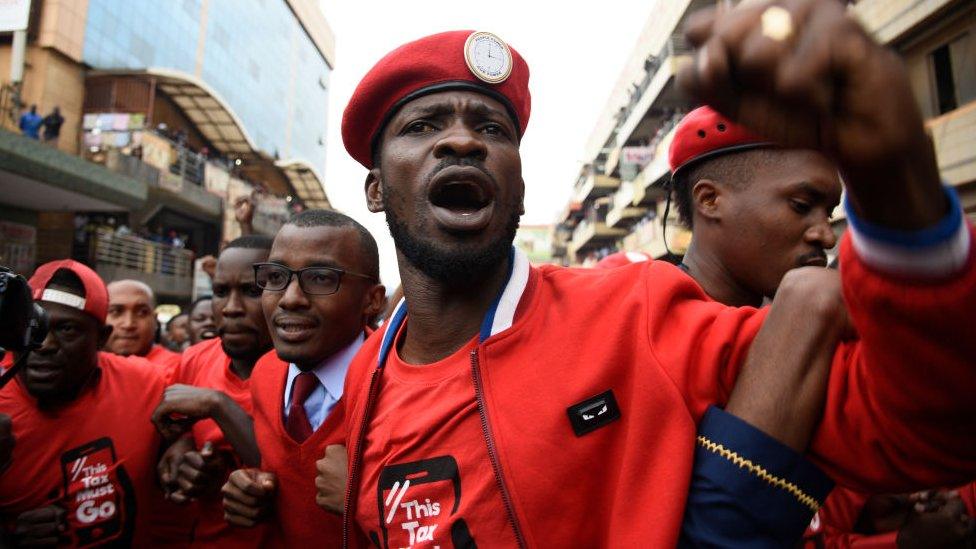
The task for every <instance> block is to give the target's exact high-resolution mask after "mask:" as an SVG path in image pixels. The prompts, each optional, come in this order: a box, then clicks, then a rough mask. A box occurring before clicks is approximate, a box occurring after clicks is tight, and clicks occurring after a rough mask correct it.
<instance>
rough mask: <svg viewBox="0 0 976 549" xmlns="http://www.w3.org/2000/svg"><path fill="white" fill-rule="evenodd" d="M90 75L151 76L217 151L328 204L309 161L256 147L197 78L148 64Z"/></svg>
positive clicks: (310, 202)
mask: <svg viewBox="0 0 976 549" xmlns="http://www.w3.org/2000/svg"><path fill="white" fill-rule="evenodd" d="M90 75H91V76H100V75H107V76H143V77H151V78H153V79H154V80H155V82H156V87H157V89H159V91H161V92H162V93H164V94H166V96H168V97H169V98H170V99H172V100H173V102H174V103H176V105H177V106H179V108H180V109H181V110H182V111H183V113H184V114H185V115H186V117H187V118H189V119H190V121H191V122H193V124H194V126H196V129H197V130H198V131H199V132H200V133H201V134H202V135H203V136H204V137H205V138H206V139H207V140H208V141H210V143H211V144H212V145H213V146H214V148H215V149H216V150H217V151H219V152H220V153H221V154H223V155H225V156H228V157H231V158H234V157H238V158H244V159H246V160H247V161H248V162H253V163H267V164H270V165H272V166H274V167H277V168H278V169H280V170H282V171H283V172H284V174H285V176H286V177H287V178H288V181H289V182H290V183H291V185H292V188H293V189H294V190H295V194H297V195H298V197H299V198H300V199H301V200H302V202H304V203H305V204H306V205H307V206H308V207H311V208H328V207H330V206H329V200H328V198H327V197H326V195H325V188H324V185H323V182H322V178H321V177H319V175H318V172H316V170H315V169H314V168H312V166H311V164H310V163H308V162H306V161H304V160H301V159H287V160H274V159H273V156H272V155H271V154H269V153H268V152H266V151H262V150H260V149H258V147H257V145H256V144H255V143H254V140H253V139H252V138H251V136H250V134H248V132H247V129H245V127H244V124H243V122H241V120H240V118H238V117H237V115H236V114H235V113H234V111H233V109H231V108H230V105H229V104H228V103H227V102H226V101H225V100H224V99H223V98H222V97H221V96H220V94H219V93H217V91H216V90H214V89H213V88H211V87H210V86H209V85H207V83H205V82H204V81H202V80H200V79H199V78H197V77H195V76H193V75H191V74H187V73H184V72H181V71H176V70H172V69H166V68H161V67H150V68H148V69H145V70H138V71H119V70H111V71H92V72H91V73H90Z"/></svg>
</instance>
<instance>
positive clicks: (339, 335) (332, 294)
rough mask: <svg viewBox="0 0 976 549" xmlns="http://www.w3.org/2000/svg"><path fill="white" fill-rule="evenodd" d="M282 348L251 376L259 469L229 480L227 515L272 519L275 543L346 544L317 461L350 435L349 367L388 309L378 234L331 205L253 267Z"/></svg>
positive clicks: (249, 521) (290, 231) (284, 235)
mask: <svg viewBox="0 0 976 549" xmlns="http://www.w3.org/2000/svg"><path fill="white" fill-rule="evenodd" d="M254 273H255V282H256V284H257V285H258V286H259V287H260V288H262V289H263V290H264V293H263V295H262V307H263V309H264V315H265V318H266V320H267V322H268V327H269V328H270V331H271V338H272V340H273V342H274V347H275V349H274V352H271V353H268V354H267V355H265V356H264V357H262V358H261V359H260V360H259V361H258V364H257V365H256V366H255V368H254V372H253V373H252V377H251V380H252V381H251V392H252V399H253V407H254V408H253V412H254V432H255V436H256V438H257V442H258V446H259V448H260V451H261V467H260V469H239V470H237V471H234V472H233V473H231V475H230V478H229V480H228V482H227V484H225V485H224V488H223V493H224V511H225V518H226V520H227V521H228V522H230V523H231V524H233V525H236V526H243V527H251V526H254V525H256V524H258V523H260V522H263V521H268V522H270V523H271V524H272V525H273V526H272V527H273V528H274V529H275V532H274V533H273V538H274V539H273V540H272V541H271V544H273V545H282V546H298V545H299V544H303V545H309V544H311V545H319V546H322V545H324V546H334V545H336V544H338V542H339V537H340V533H341V519H340V517H338V516H337V515H334V514H331V513H328V512H326V511H323V510H322V509H320V508H319V507H317V506H316V505H315V496H316V492H315V485H314V484H313V483H312V482H311V479H313V478H315V476H316V468H315V461H316V460H317V459H319V458H321V457H322V454H323V452H324V450H325V447H326V446H327V445H329V444H336V443H339V442H341V441H342V440H343V438H344V432H343V431H341V430H340V427H341V426H342V424H343V417H342V416H343V414H342V405H341V404H339V405H338V406H337V404H338V403H339V400H340V398H341V397H342V390H343V384H344V382H345V377H346V370H347V368H348V365H349V362H350V361H351V360H352V357H353V356H355V354H356V352H357V351H358V350H359V348H360V346H361V345H362V343H363V340H364V339H365V329H364V327H365V326H366V324H367V322H368V320H369V319H370V318H372V317H374V316H375V315H376V314H377V313H378V312H379V311H380V309H381V308H382V305H383V297H384V294H385V290H384V288H383V286H382V285H381V284H380V283H379V255H378V252H377V249H376V241H375V240H374V239H373V237H372V235H370V234H369V232H368V231H367V230H366V229H365V228H364V227H363V226H362V225H360V224H359V223H357V222H356V221H354V220H353V219H351V218H349V217H347V216H345V215H343V214H341V213H338V212H333V211H326V210H308V211H305V212H302V213H300V214H298V215H297V216H295V217H294V218H293V219H292V220H291V221H289V222H288V224H286V225H285V226H284V227H282V228H281V231H279V232H278V235H277V236H276V237H275V240H274V244H273V245H272V248H271V254H270V256H269V258H268V261H267V262H266V263H258V264H255V265H254Z"/></svg>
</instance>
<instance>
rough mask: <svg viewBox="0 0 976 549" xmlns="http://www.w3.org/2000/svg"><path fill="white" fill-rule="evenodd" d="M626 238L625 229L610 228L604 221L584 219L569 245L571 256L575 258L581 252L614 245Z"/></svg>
mask: <svg viewBox="0 0 976 549" xmlns="http://www.w3.org/2000/svg"><path fill="white" fill-rule="evenodd" d="M624 236H627V231H626V230H624V229H615V228H613V227H608V226H607V224H606V223H605V222H603V221H597V220H591V219H584V220H583V221H580V224H579V225H577V227H576V229H575V230H574V231H573V239H572V240H571V241H570V243H569V255H570V257H571V258H575V257H576V256H577V254H579V253H580V252H581V251H584V250H586V249H588V248H596V247H600V246H604V245H608V244H612V243H613V242H614V241H616V240H617V239H619V238H623V237H624Z"/></svg>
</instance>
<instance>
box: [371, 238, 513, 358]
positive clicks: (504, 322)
mask: <svg viewBox="0 0 976 549" xmlns="http://www.w3.org/2000/svg"><path fill="white" fill-rule="evenodd" d="M508 258H509V261H508V276H507V278H506V281H505V284H504V285H503V286H502V289H501V290H500V291H499V292H498V295H497V296H496V297H495V300H494V301H493V302H492V304H491V307H489V308H488V312H487V313H485V318H484V320H482V322H481V331H480V333H479V334H478V343H484V342H485V340H486V339H488V338H489V337H491V336H493V335H495V334H497V333H499V332H502V331H504V330H507V329H508V328H510V327H511V326H512V322H514V320H515V310H516V309H517V308H518V304H519V301H520V300H521V299H522V294H523V293H524V292H525V286H526V284H528V282H529V258H528V256H526V255H525V252H523V251H522V250H520V249H518V248H515V247H514V246H513V247H512V251H511V252H510V254H509V256H508ZM406 318H407V303H406V300H405V299H402V300H400V303H399V305H397V307H396V310H394V311H393V315H391V316H390V321H389V322H387V324H386V331H385V332H384V333H383V342H382V343H381V344H380V353H379V363H378V364H377V367H378V368H380V369H382V368H383V365H384V364H386V357H387V356H389V354H390V349H391V348H393V340H394V339H395V338H396V334H397V332H399V331H400V326H402V325H403V321H404V319H406Z"/></svg>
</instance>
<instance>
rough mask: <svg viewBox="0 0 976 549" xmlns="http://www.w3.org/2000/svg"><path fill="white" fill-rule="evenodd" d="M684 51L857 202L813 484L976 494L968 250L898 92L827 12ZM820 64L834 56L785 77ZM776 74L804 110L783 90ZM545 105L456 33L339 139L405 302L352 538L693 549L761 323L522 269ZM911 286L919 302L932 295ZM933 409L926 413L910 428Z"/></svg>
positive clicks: (638, 280)
mask: <svg viewBox="0 0 976 549" xmlns="http://www.w3.org/2000/svg"><path fill="white" fill-rule="evenodd" d="M770 10H771V11H770ZM813 37H816V38H813ZM787 38H788V39H787ZM690 39H691V41H692V43H693V44H695V45H699V46H702V47H703V52H704V53H703V54H701V55H700V56H699V57H697V58H696V63H695V64H694V65H692V66H689V67H687V68H686V69H685V70H684V71H683V72H682V77H681V78H682V82H683V83H684V84H685V85H686V87H687V88H688V89H690V90H691V91H693V92H694V93H695V94H696V95H697V96H698V97H700V98H702V99H704V100H705V101H707V102H709V103H710V104H712V105H713V106H714V107H715V108H716V109H717V110H719V111H720V112H723V113H726V114H728V113H734V114H735V116H736V119H737V121H738V122H742V123H744V124H745V125H746V126H749V127H752V128H753V129H754V130H755V131H757V132H758V133H760V134H762V135H765V136H766V137H767V138H768V139H770V140H771V141H774V142H778V143H780V144H781V145H783V146H785V147H790V148H810V147H815V148H817V149H818V150H821V151H823V152H824V153H826V154H827V155H828V157H829V158H830V159H831V160H832V161H834V162H835V163H836V164H837V165H838V166H839V167H840V169H841V171H842V173H843V174H844V176H845V181H847V183H848V185H849V186H848V197H849V203H848V214H849V217H848V219H849V220H850V222H851V225H852V227H853V229H852V231H851V235H852V236H851V237H849V238H847V239H845V241H844V242H843V243H842V250H841V263H842V269H841V273H842V278H843V287H844V294H845V297H846V299H847V300H848V302H849V305H850V312H851V317H852V320H853V323H854V325H855V326H856V327H857V330H858V332H859V334H860V337H861V339H860V340H858V341H857V342H852V343H849V344H843V345H841V346H840V347H839V349H838V351H837V353H836V354H835V355H834V358H833V364H832V374H831V378H830V380H829V387H828V399H827V403H826V405H825V409H824V413H823V417H822V419H821V421H820V422H819V424H818V430H817V432H816V434H815V435H814V438H813V443H812V446H811V448H812V450H811V452H812V455H813V456H814V457H815V459H816V461H817V463H818V465H821V466H822V467H823V468H824V470H825V471H827V472H828V473H829V474H830V475H831V476H834V477H835V478H837V479H839V480H845V481H850V482H855V483H860V484H861V485H874V486H882V485H886V486H890V485H897V484H906V485H907V484H916V485H924V484H926V483H930V482H945V481H948V480H949V479H962V478H965V475H967V474H971V472H972V471H973V470H974V469H976V455H974V453H973V452H974V446H973V445H972V443H971V438H967V437H971V433H972V428H973V427H974V425H973V423H972V422H973V418H974V414H973V413H972V412H973V410H972V399H971V394H972V391H973V390H974V389H976V387H974V386H973V376H972V370H971V364H972V363H973V359H974V357H976V347H974V345H976V344H974V343H973V342H972V341H967V338H966V337H965V336H964V333H963V332H964V331H965V328H964V326H965V325H966V324H967V322H966V321H965V319H966V318H967V315H969V314H971V312H970V311H972V310H973V308H974V306H976V266H974V261H973V255H972V248H971V247H970V239H971V236H972V229H971V227H969V226H968V224H967V223H966V222H965V221H964V219H963V217H962V215H961V209H960V207H959V204H958V200H957V199H956V198H955V196H954V194H953V193H952V192H951V190H946V189H943V188H942V187H941V185H940V183H939V179H938V170H937V167H936V164H935V160H934V153H933V151H932V149H931V145H930V143H928V141H927V138H926V136H925V133H924V128H923V126H922V123H921V117H920V116H919V115H918V112H917V109H916V107H915V104H914V101H913V99H912V97H911V93H910V87H909V85H908V82H907V79H906V78H905V75H904V70H903V68H902V67H901V66H900V65H899V64H898V61H897V59H896V58H895V57H894V56H893V54H890V52H887V51H885V50H883V49H881V48H880V47H878V46H877V45H875V44H874V43H873V42H872V41H871V40H870V38H869V37H868V36H867V35H866V33H864V31H863V30H862V29H861V28H860V27H858V26H857V24H856V23H854V22H853V21H852V20H850V19H849V18H848V17H847V15H846V13H845V12H844V10H843V7H842V6H841V5H839V4H835V3H832V2H814V1H813V0H807V1H800V2H794V3H792V4H790V6H789V8H787V7H784V6H782V5H780V4H779V3H768V2H767V3H748V4H743V5H741V6H739V7H737V8H735V9H734V10H732V11H731V12H727V13H725V14H724V15H723V17H715V16H713V15H707V16H699V18H698V19H696V21H695V24H694V25H693V27H692V32H691V36H690ZM811 40H813V41H814V43H816V44H821V45H823V47H822V48H820V49H814V50H812V51H806V50H805V51H804V52H803V54H802V55H797V56H794V55H793V54H794V53H795V52H794V48H795V47H796V44H808V43H811V42H810V41H811ZM744 43H749V44H755V47H749V48H742V47H740V46H741V45H742V44H744ZM840 52H843V53H844V55H840ZM799 62H802V63H803V64H802V65H799V66H798V65H796V63H799ZM743 67H745V68H748V69H749V72H748V73H747V74H746V73H743V74H739V73H734V72H732V71H733V70H737V69H738V68H743ZM780 71H784V72H785V73H784V75H783V78H784V79H785V78H787V77H788V78H791V79H792V80H789V83H791V84H793V85H794V87H793V88H790V90H791V93H790V94H789V95H788V96H786V95H782V94H780V93H778V92H777V91H775V90H777V89H778V88H776V87H773V86H770V85H768V83H769V82H771V81H775V79H777V78H779V77H780ZM865 71H868V72H869V73H870V74H865ZM855 73H856V74H857V77H856V78H855V77H854V74H855ZM527 82H528V68H527V66H526V64H525V63H524V61H523V60H522V59H521V57H519V56H518V54H517V53H516V52H514V51H513V50H512V49H511V48H510V47H509V46H507V45H506V44H505V43H504V42H502V41H501V40H500V39H498V38H497V37H495V36H493V35H490V34H487V33H473V32H470V31H459V32H451V33H443V34H440V35H434V36H431V37H427V38H423V39H421V40H418V41H417V42H414V43H410V44H407V45H405V46H403V47H401V48H399V49H397V50H395V51H394V52H392V53H391V54H389V55H388V56H387V57H385V58H384V59H382V60H381V61H380V62H379V63H377V65H376V66H375V67H374V68H373V69H372V70H371V71H370V72H369V73H368V74H367V75H366V77H365V78H364V79H363V81H362V82H361V83H360V85H359V87H358V88H357V90H356V92H355V93H354V95H353V98H352V100H351V101H350V104H349V106H348V107H347V109H346V112H345V114H344V119H343V139H344V142H345V145H346V148H347V150H348V151H349V152H350V154H351V155H352V156H353V157H354V158H355V159H356V160H358V161H359V162H360V163H361V164H363V165H364V166H365V167H366V168H367V169H369V174H368V176H367V180H366V185H365V186H366V195H367V203H368V205H369V207H370V209H371V210H372V211H377V212H378V211H384V212H386V215H387V221H388V224H389V225H390V229H391V233H392V235H393V237H394V240H395V242H396V244H397V249H398V258H399V263H400V269H401V273H402V281H403V288H404V295H405V301H406V305H405V306H403V307H401V308H400V309H399V310H398V311H397V313H396V314H395V315H394V316H393V318H392V319H391V320H390V322H389V323H388V324H386V325H385V326H384V331H383V333H382V337H375V338H371V339H370V340H369V341H367V343H366V344H365V345H364V347H363V349H362V351H361V352H360V354H359V355H358V356H357V358H356V360H354V361H353V364H352V365H351V367H350V370H349V375H348V377H347V387H346V392H345V404H346V417H347V423H346V430H347V433H348V442H349V444H348V448H349V454H350V458H349V491H348V493H347V497H346V498H345V505H346V513H345V515H344V516H345V519H346V526H347V529H346V534H347V535H351V534H352V533H353V528H358V529H361V530H362V531H364V532H365V533H366V535H368V536H369V537H370V538H371V539H372V541H373V542H374V543H375V544H377V545H380V546H389V545H392V544H393V543H401V544H403V545H401V546H404V545H414V544H420V543H425V544H426V543H432V544H446V543H448V542H452V541H453V542H454V543H455V545H457V544H458V543H460V542H463V541H466V540H469V539H473V540H474V541H475V542H478V541H479V540H484V541H485V542H491V541H494V542H497V543H499V544H506V542H507V544H511V545H519V546H570V545H576V546H600V545H606V544H615V545H638V544H640V545H644V546H655V547H656V546H661V547H664V546H673V545H674V544H675V543H676V542H677V540H678V533H679V527H680V524H681V520H682V516H683V510H684V505H685V498H686V495H687V489H688V478H689V475H690V472H691V465H692V455H693V452H694V445H693V443H692V441H694V440H695V427H696V423H697V421H698V420H699V419H700V418H701V417H702V414H703V413H704V411H705V409H706V408H707V406H708V405H709V404H710V403H715V402H717V403H720V404H722V403H724V401H725V400H726V399H727V397H728V393H729V391H730V390H731V387H732V385H733V384H734V382H735V379H736V377H737V374H738V369H739V366H740V364H741V362H742V360H743V357H744V356H745V354H746V352H747V351H748V348H749V344H750V343H751V341H752V339H753V337H754V336H755V334H756V332H757V331H758V329H759V327H760V326H761V325H762V322H763V319H764V317H765V315H766V314H767V311H764V310H760V311H757V310H755V309H752V308H748V307H747V308H741V309H734V308H728V307H726V306H723V305H721V304H719V303H716V302H714V301H710V300H707V299H706V294H705V293H704V292H703V291H702V289H701V288H700V287H699V286H698V285H697V284H696V283H695V282H694V281H693V280H692V279H691V278H689V277H688V276H686V275H685V274H684V273H682V272H681V271H680V270H679V269H677V268H676V267H674V266H671V265H666V264H661V263H658V262H645V263H642V264H635V265H634V266H631V267H622V268H619V269H613V270H608V271H602V272H594V271H579V270H572V269H560V268H556V267H548V266H547V267H542V268H532V267H530V266H529V265H528V264H527V260H526V259H525V257H524V256H523V255H522V254H520V253H518V252H517V251H513V250H512V248H511V242H512V238H513V235H514V231H515V227H516V226H517V223H518V217H519V214H520V212H521V206H522V196H523V190H524V183H523V181H522V177H521V169H520V168H521V165H520V157H519V150H518V148H519V142H520V139H521V137H522V135H523V134H524V131H525V129H526V126H527V122H528V114H529V110H530V107H529V94H528V89H527ZM823 87H829V89H827V90H825V89H823ZM824 98H827V99H824ZM821 100H822V101H821ZM835 101H836V102H838V103H837V104H835V103H833V102H835ZM855 120H858V121H861V122H857V123H855ZM865 120H867V121H869V123H867V124H865V123H864V122H863V121H865ZM895 120H897V123H895V122H894V121H895ZM807 128H817V129H818V131H817V132H816V133H810V132H807V131H806V130H805V129H807ZM866 128H867V129H866ZM716 131H721V130H719V129H718V128H716ZM876 181H884V186H883V187H881V186H879V185H875V184H874V183H875V182H876ZM919 263H922V264H924V265H925V267H926V268H927V269H928V268H931V267H933V266H936V267H937V268H938V272H937V273H936V274H937V275H938V277H939V278H938V279H937V281H933V280H932V278H933V277H931V276H930V275H932V272H931V271H924V272H922V271H920V270H919V269H917V267H916V266H917V264H919ZM906 277H909V278H919V279H927V283H926V284H925V285H924V296H923V295H918V292H922V290H920V289H919V288H920V287H918V286H911V285H907V284H905V283H904V280H905V279H906ZM943 277H944V278H943ZM936 303H937V304H936ZM408 310H409V317H408V313H407V311H408ZM892 330H894V331H895V332H897V333H898V337H897V338H892V337H891V334H892ZM936 350H937V351H936ZM922 357H924V358H925V359H926V360H927V361H928V364H929V368H927V369H926V371H925V372H920V371H919V370H918V369H917V368H916V367H915V364H916V363H917V361H918V360H921V359H922ZM428 370H432V371H434V372H433V373H428ZM881 371H883V372H884V374H885V375H883V376H882V375H877V374H878V372H881ZM909 387H910V388H911V398H908V399H906V398H904V397H905V396H906V395H905V392H906V391H908V390H909V389H908V388H909ZM867 393H870V398H867V397H866V394H867ZM432 395H437V398H434V397H433V396H432ZM919 402H923V403H926V405H927V406H928V407H930V408H931V410H930V411H931V412H932V413H930V414H925V415H922V414H917V413H915V412H916V405H917V403H919ZM920 416H921V417H920ZM941 417H953V418H956V423H953V424H950V423H948V422H944V421H941V419H940V418H941ZM926 419H928V421H926ZM960 422H961V423H964V424H965V426H963V425H960ZM966 429H968V430H966ZM472 432H474V433H476V434H479V435H480V437H478V436H476V437H473V438H472V437H470V436H469V437H463V436H462V435H463V434H465V433H468V434H470V433H472ZM455 433H456V434H457V436H455ZM965 433H969V434H968V435H965ZM960 435H962V436H960ZM922 449H924V450H922ZM717 450H721V449H720V448H717ZM717 455H729V454H725V453H721V452H719V453H718V454H717ZM732 457H734V454H731V457H729V459H730V460H731V459H732ZM486 464H487V465H490V468H489V467H487V466H486ZM758 470H759V471H765V470H764V469H762V468H759V469H758ZM936 479H939V480H936ZM562 494H567V495H566V496H565V497H561V495H562ZM648 517H652V518H653V520H648Z"/></svg>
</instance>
